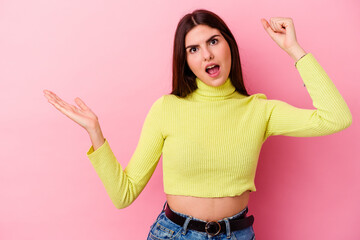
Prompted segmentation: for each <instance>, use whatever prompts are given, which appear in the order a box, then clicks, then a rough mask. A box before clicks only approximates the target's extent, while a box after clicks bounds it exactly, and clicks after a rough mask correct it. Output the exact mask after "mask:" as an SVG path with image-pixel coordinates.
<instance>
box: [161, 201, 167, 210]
mask: <svg viewBox="0 0 360 240" xmlns="http://www.w3.org/2000/svg"><path fill="white" fill-rule="evenodd" d="M166 204H167V200H165V203H164V206H163V209H162V212H163V211H164V209H165V206H166Z"/></svg>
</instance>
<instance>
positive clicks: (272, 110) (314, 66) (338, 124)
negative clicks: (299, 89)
mask: <svg viewBox="0 0 360 240" xmlns="http://www.w3.org/2000/svg"><path fill="white" fill-rule="evenodd" d="M296 68H297V70H298V72H299V73H300V76H301V78H302V80H303V82H304V84H305V86H306V89H307V90H308V92H309V94H310V97H311V99H312V100H313V105H314V107H315V108H316V109H301V108H297V107H294V106H291V105H290V104H288V103H286V102H283V101H280V100H264V99H266V96H265V95H264V94H259V98H258V99H260V100H261V101H265V102H266V103H265V105H266V110H265V111H266V115H267V127H266V132H265V135H264V141H265V140H266V138H267V137H269V136H272V135H285V136H293V137H313V136H323V135H330V134H333V133H336V132H339V131H341V130H343V129H345V128H347V127H349V126H350V125H351V123H352V115H351V113H350V109H349V108H348V106H347V104H346V102H345V101H344V99H343V98H342V96H341V95H340V93H339V91H338V90H337V89H336V87H335V85H334V83H333V82H332V81H331V79H330V78H329V76H328V75H327V74H326V72H325V71H324V69H323V68H322V67H321V66H320V64H319V63H318V62H317V60H316V59H315V57H314V56H313V55H312V54H311V53H307V54H306V55H305V56H304V57H303V58H301V59H300V60H299V61H298V62H297V64H296Z"/></svg>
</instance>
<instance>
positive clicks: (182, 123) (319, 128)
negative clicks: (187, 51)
mask: <svg viewBox="0 0 360 240" xmlns="http://www.w3.org/2000/svg"><path fill="white" fill-rule="evenodd" d="M295 66H296V68H297V70H298V71H299V73H300V75H301V78H302V79H303V82H304V84H305V86H306V88H307V90H308V92H309V94H310V96H311V98H312V100H313V105H314V107H315V108H316V109H301V108H296V107H294V106H291V105H289V104H287V103H285V102H283V101H280V100H268V99H267V98H266V96H265V95H264V94H261V93H258V94H254V95H251V96H245V95H242V94H240V93H238V92H237V91H235V88H234V86H233V85H232V83H231V81H230V79H229V78H228V79H227V80H226V82H225V83H224V84H223V85H221V86H218V87H213V86H209V85H206V84H205V83H203V82H202V81H201V80H199V79H196V83H197V86H198V88H197V89H196V90H195V91H194V92H192V93H191V94H189V95H188V96H187V97H186V98H180V97H177V96H175V95H172V94H169V95H163V96H162V97H160V98H158V99H157V100H156V101H155V102H154V103H153V105H152V107H151V108H150V110H149V112H148V114H147V116H146V119H145V121H144V125H143V128H142V131H141V135H140V139H139V142H138V145H137V147H136V150H135V152H134V154H133V155H132V157H131V159H130V161H129V163H128V165H127V166H126V168H125V169H124V170H123V168H122V166H121V165H120V164H119V162H118V161H117V159H116V157H115V156H114V154H113V152H112V150H111V148H110V145H109V143H108V141H107V140H106V138H105V143H104V144H103V145H102V146H101V147H99V148H98V149H97V150H96V151H94V148H93V146H91V147H90V149H89V151H88V152H87V156H88V158H89V159H90V161H91V163H92V165H93V166H94V168H95V170H96V172H97V174H98V175H99V177H100V179H101V181H102V182H103V184H104V186H105V189H106V191H107V193H108V194H109V196H110V198H111V200H112V202H113V203H114V205H115V206H116V207H117V208H125V207H127V206H129V205H130V204H131V203H132V202H133V201H134V200H135V199H136V198H137V197H138V196H139V194H140V193H141V191H142V190H143V189H144V187H145V186H146V184H147V183H148V181H149V179H150V177H151V176H152V174H153V172H154V170H155V168H156V166H157V164H158V162H159V158H160V156H161V154H163V181H164V192H165V193H167V194H174V195H187V196H195V197H226V196H236V195H240V194H241V193H243V192H244V191H246V190H251V191H256V188H255V185H254V177H255V171H256V167H257V163H258V157H259V153H260V149H261V146H262V144H263V143H264V142H265V140H266V139H267V138H268V137H269V136H272V135H285V136H293V137H313V136H323V135H329V134H333V133H336V132H339V131H341V130H343V129H345V128H347V127H349V126H350V125H351V123H352V116H351V113H350V110H349V108H348V106H347V104H346V102H345V101H344V99H343V98H342V96H341V95H340V93H339V92H338V90H337V89H336V87H335V85H334V84H333V83H332V81H331V80H330V78H329V77H328V76H327V74H326V72H325V71H324V70H323V68H322V67H321V66H320V64H319V63H318V62H317V61H316V59H315V58H314V56H313V55H312V54H311V53H308V54H306V55H305V56H304V57H303V58H301V59H300V60H299V61H298V62H297V64H296V65H295Z"/></svg>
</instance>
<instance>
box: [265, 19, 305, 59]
mask: <svg viewBox="0 0 360 240" xmlns="http://www.w3.org/2000/svg"><path fill="white" fill-rule="evenodd" d="M261 23H262V25H263V27H264V29H265V30H266V32H267V33H268V34H269V35H270V37H271V38H272V40H274V41H275V42H276V44H277V45H279V47H280V48H281V49H283V50H284V51H285V52H287V53H290V52H291V50H292V49H293V48H295V47H298V46H299V44H298V42H297V40H296V34H295V27H294V23H293V20H292V19H291V18H281V17H272V18H270V23H269V22H267V21H266V20H265V19H264V18H262V19H261Z"/></svg>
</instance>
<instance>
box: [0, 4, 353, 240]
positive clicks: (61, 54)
mask: <svg viewBox="0 0 360 240" xmlns="http://www.w3.org/2000/svg"><path fill="white" fill-rule="evenodd" d="M196 8H205V9H208V10H212V11H214V12H215V13H217V14H218V15H219V16H220V17H222V18H223V19H224V20H225V22H226V23H227V24H228V26H229V27H230V29H231V30H232V32H233V34H234V35H235V37H236V40H237V42H238V45H239V50H240V56H241V61H242V66H243V71H244V77H245V84H246V86H247V88H248V91H249V93H250V94H254V93H265V94H266V95H267V96H268V98H269V99H279V100H283V101H286V102H288V103H289V104H292V105H294V106H297V107H302V108H313V106H312V100H311V98H310V96H309V94H308V92H307V91H306V88H304V87H303V85H302V80H301V78H300V75H299V74H298V72H297V70H296V69H295V67H294V65H293V64H294V62H293V60H292V59H291V58H290V57H289V56H288V55H287V54H286V53H285V52H283V51H282V50H281V49H280V48H279V47H278V46H277V45H276V44H275V42H273V41H272V40H271V38H270V37H269V36H268V35H267V33H266V32H265V30H264V29H263V27H262V25H261V22H260V19H261V18H262V17H264V18H266V19H268V20H269V18H270V17H279V16H281V17H291V18H293V20H294V24H295V30H296V34H297V39H298V42H299V43H300V45H301V46H302V47H303V48H304V49H305V50H306V51H307V52H311V53H313V54H314V56H315V57H316V58H317V60H318V61H319V63H320V64H321V65H322V67H323V68H324V69H325V71H326V72H327V73H328V75H329V76H330V77H331V79H332V80H333V82H334V84H335V85H336V87H337V88H338V90H339V91H340V93H341V94H342V96H343V97H344V99H345V101H346V102H347V103H348V106H349V108H350V110H351V112H352V115H353V123H352V125H351V126H350V127H349V128H347V129H346V130H344V131H342V132H339V133H336V134H332V135H329V136H322V137H313V138H295V137H285V136H273V137H270V138H269V139H268V140H267V141H266V142H265V143H264V145H263V148H262V152H261V154H260V159H259V165H258V170H257V175H256V182H255V183H256V186H257V192H255V193H253V194H252V196H251V200H250V203H249V209H250V214H254V216H255V223H254V229H255V233H256V236H257V238H259V239H294V240H300V239H301V240H303V239H327V240H335V239H360V230H359V223H360V222H359V214H360V205H359V202H360V174H359V172H360V171H359V170H360V161H359V160H360V159H359V154H358V150H359V147H360V145H359V141H358V136H359V133H360V132H359V121H358V117H359V90H360V81H359V56H360V47H359V42H360V31H359V29H360V11H359V9H360V3H359V1H356V0H352V1H350V0H346V1H341V2H340V1H335V0H331V1H329V0H327V1H325V0H321V1H313V0H303V1H291V2H289V1H284V0H281V1H265V0H261V1H246V2H245V1H225V2H222V3H221V4H220V2H219V1H213V0H207V1H196V3H194V1H188V0H186V1H167V0H157V1H141V2H139V1H122V2H119V1H94V0H91V1H84V0H73V1H47V0H34V1H21V0H11V1H10V0H2V1H0V91H1V94H0V107H1V113H0V114H1V118H0V121H1V124H0V132H1V136H2V140H1V154H0V159H1V160H0V169H1V173H0V189H1V190H0V199H1V200H0V201H1V204H0V239H87V240H91V239H145V238H146V236H147V234H148V232H149V227H150V225H151V224H152V223H153V221H154V220H155V218H156V216H157V215H158V214H159V213H160V210H161V208H162V206H163V203H164V201H165V194H164V192H163V184H162V159H161V160H160V162H159V165H158V167H157V169H156V170H155V173H154V175H153V177H152V178H151V179H150V181H149V183H148V185H147V187H146V188H145V189H144V191H143V192H142V193H141V194H140V196H139V197H138V199H136V201H135V202H134V203H133V204H132V205H131V206H129V207H128V208H125V209H122V210H118V209H116V208H115V207H114V206H113V204H112V203H111V200H110V198H109V197H108V195H107V193H106V192H105V189H104V187H103V185H102V183H101V181H100V179H99V178H98V176H97V175H96V172H95V170H94V169H93V167H92V165H91V163H90V162H89V160H88V158H87V156H86V152H87V150H88V149H89V148H90V146H91V142H90V139H89V137H88V135H87V133H86V132H85V130H84V129H82V128H81V127H80V126H79V125H77V124H76V123H74V122H72V121H71V120H70V119H68V118H67V117H66V116H65V115H63V114H62V113H60V112H58V110H56V109H55V108H54V107H53V106H52V105H51V104H50V103H48V102H47V100H46V98H45V97H44V96H43V93H42V91H43V89H50V90H52V91H54V92H55V93H56V94H58V95H59V96H60V97H62V98H63V99H64V100H65V101H67V102H69V103H72V104H75V103H74V98H75V97H80V98H82V99H83V100H84V101H85V103H86V104H87V105H88V106H90V107H91V108H92V110H93V111H94V112H95V113H96V114H97V115H98V116H99V119H100V123H101V126H102V130H103V133H104V136H105V137H106V138H107V139H108V141H109V142H110V145H111V146H112V149H113V151H114V153H115V155H116V156H117V158H118V161H119V162H120V163H121V164H122V166H123V167H125V166H126V165H127V163H128V161H129V159H130V158H131V156H132V154H133V152H134V150H135V147H136V144H137V141H138V138H139V134H140V130H141V126H142V124H143V121H144V119H145V116H146V113H147V111H148V110H149V108H150V106H151V104H152V103H153V102H154V100H155V99H157V98H158V97H159V96H161V95H163V94H168V93H169V92H170V90H171V59H172V42H173V36H174V32H175V28H176V25H177V23H178V21H179V20H180V18H181V17H182V16H183V15H185V14H186V13H188V12H190V11H192V10H194V9H196Z"/></svg>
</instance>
